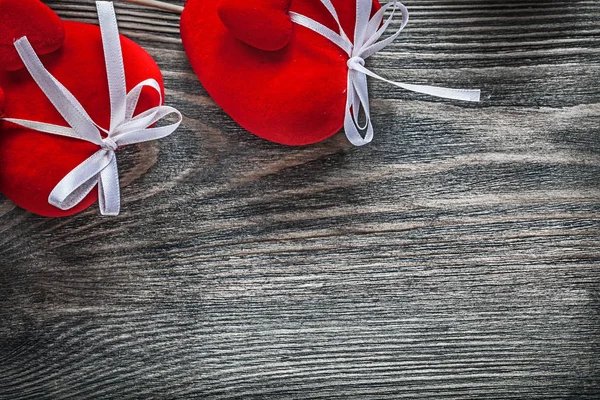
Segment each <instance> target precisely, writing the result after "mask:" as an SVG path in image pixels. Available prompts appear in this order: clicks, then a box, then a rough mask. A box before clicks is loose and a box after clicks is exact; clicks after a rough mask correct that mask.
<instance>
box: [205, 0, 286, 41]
mask: <svg viewBox="0 0 600 400" xmlns="http://www.w3.org/2000/svg"><path fill="white" fill-rule="evenodd" d="M291 3H292V0H260V1H253V2H252V1H239V0H220V1H219V2H218V4H217V13H218V14H219V17H220V18H221V22H223V25H225V26H226V27H227V29H228V30H229V32H231V33H232V34H233V35H234V36H235V37H236V38H238V39H239V40H241V41H243V42H245V43H248V44H249V45H250V46H253V47H256V48H257V49H261V50H268V51H274V50H279V49H281V48H283V47H284V46H285V45H287V44H288V42H289V41H290V39H291V37H292V21H291V20H290V17H289V15H288V11H289V9H290V5H291Z"/></svg>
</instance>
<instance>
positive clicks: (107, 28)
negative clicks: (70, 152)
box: [4, 1, 183, 215]
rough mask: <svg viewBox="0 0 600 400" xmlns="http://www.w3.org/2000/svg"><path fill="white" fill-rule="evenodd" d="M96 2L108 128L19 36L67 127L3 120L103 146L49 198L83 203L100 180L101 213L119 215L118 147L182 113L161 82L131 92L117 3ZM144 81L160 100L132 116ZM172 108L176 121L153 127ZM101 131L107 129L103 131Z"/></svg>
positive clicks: (153, 134) (160, 132)
mask: <svg viewBox="0 0 600 400" xmlns="http://www.w3.org/2000/svg"><path fill="white" fill-rule="evenodd" d="M96 7H97V9H98V18H99V21H100V30H101V34H102V45H103V48H104V60H105V64H106V72H107V76H108V87H109V92H110V110H111V111H110V112H111V114H110V129H109V130H105V129H103V128H101V127H100V126H98V125H97V124H96V123H95V122H94V121H93V120H92V119H91V118H90V116H89V115H88V114H87V112H86V111H85V110H84V108H83V106H82V105H81V103H79V101H78V100H77V99H76V98H75V97H74V96H73V95H72V94H71V92H69V91H68V90H67V88H65V87H64V86H63V85H62V84H61V83H60V82H59V81H58V80H56V78H54V77H53V76H52V75H51V74H50V72H48V70H46V68H44V66H43V65H42V62H41V61H40V59H39V58H38V56H37V55H36V54H35V51H34V50H33V48H32V47H31V44H30V43H29V41H28V40H27V37H22V38H20V39H19V40H17V41H16V42H15V47H16V49H17V51H18V53H19V55H20V57H21V59H22V60H23V63H24V64H25V66H26V67H27V70H28V71H29V73H30V74H31V76H32V77H33V79H34V80H35V82H36V83H37V85H38V86H39V87H40V89H42V91H43V92H44V94H45V95H46V97H47V98H48V100H50V101H51V102H52V104H53V105H54V107H55V108H56V110H57V111H58V112H59V113H60V115H62V117H63V118H64V119H65V121H66V122H67V124H69V127H65V126H59V125H52V124H47V123H44V122H35V121H27V120H21V119H13V118H5V119H4V120H5V121H8V122H12V123H14V124H17V125H20V126H23V127H25V128H29V129H32V130H35V131H38V132H44V133H49V134H53V135H59V136H67V137H71V138H75V139H80V140H85V141H87V142H90V143H93V144H95V145H97V146H98V147H100V149H99V150H98V151H97V152H96V153H94V154H93V155H92V156H91V157H89V158H88V159H86V160H85V161H84V162H82V163H81V164H80V165H79V166H77V167H76V168H75V169H73V170H72V171H71V172H70V173H69V174H67V176H65V177H64V178H63V179H62V180H61V181H60V182H59V183H58V184H57V185H56V187H55V188H54V189H53V190H52V192H51V193H50V196H49V198H48V202H49V203H50V204H52V205H53V206H55V207H58V208H60V209H61V210H69V209H71V208H73V207H75V206H76V205H77V204H79V203H80V202H81V201H82V200H83V199H84V198H85V197H86V196H87V195H88V193H90V192H91V191H92V189H93V188H94V187H95V186H96V185H98V199H99V200H98V202H99V206H100V213H101V214H102V215H118V214H119V211H120V207H121V196H120V190H119V171H118V168H117V158H116V155H115V150H117V148H118V147H120V146H125V145H128V144H133V143H142V142H146V141H150V140H156V139H160V138H163V137H166V136H168V135H170V134H171V133H173V132H174V131H175V130H176V129H177V128H178V127H179V125H180V124H181V121H182V119H183V117H182V115H181V113H180V112H179V111H177V110H176V109H174V108H173V107H168V106H162V93H161V88H160V85H159V84H158V82H157V81H156V80H154V79H147V80H145V81H143V82H140V83H139V84H138V85H137V86H135V87H134V88H133V89H132V90H131V91H130V92H129V93H127V87H126V84H125V68H124V65H123V54H122V52H121V42H120V38H119V31H118V28H117V19H116V15H115V11H114V8H113V4H112V3H111V2H106V1H98V2H96ZM145 87H148V88H151V89H153V90H155V91H156V92H157V93H158V94H159V97H160V99H159V105H158V106H157V107H154V108H151V109H149V110H147V111H144V112H142V113H140V114H138V115H136V116H134V115H133V114H134V112H135V109H136V106H137V104H138V101H139V98H140V94H141V92H142V89H144V88H145ZM170 114H175V115H176V116H177V117H178V120H177V122H175V123H173V124H170V125H167V126H162V127H157V128H150V126H152V125H154V124H155V123H156V122H158V121H160V120H162V119H163V118H165V117H166V116H168V115H170ZM101 131H102V132H103V133H104V134H105V136H104V137H103V135H102V134H101V133H100V132H101Z"/></svg>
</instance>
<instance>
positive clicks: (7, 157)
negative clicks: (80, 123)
mask: <svg viewBox="0 0 600 400" xmlns="http://www.w3.org/2000/svg"><path fill="white" fill-rule="evenodd" d="M64 26H65V32H66V36H65V41H64V45H63V46H62V47H61V48H60V49H59V50H57V51H55V52H53V53H51V54H47V55H45V56H41V57H40V59H41V60H42V62H43V64H44V66H45V67H46V68H47V69H48V71H50V73H52V74H53V75H54V76H55V77H56V78H57V79H58V80H59V81H60V82H62V83H63V85H64V86H65V87H66V88H67V89H69V90H70V91H71V92H72V93H73V95H74V96H75V97H76V98H77V99H78V100H79V102H81V104H82V105H83V107H84V109H85V110H86V111H87V112H88V114H89V115H90V117H91V118H92V119H93V120H94V121H95V122H96V123H98V124H99V125H100V126H102V127H104V128H105V129H106V128H108V127H109V125H110V100H109V93H108V80H107V77H106V68H105V64H104V53H103V49H102V41H101V36H100V28H99V27H98V26H96V25H89V24H83V23H78V22H65V23H64ZM121 46H122V50H123V58H124V64H125V71H126V72H125V75H126V81H127V90H128V91H129V90H131V89H132V88H133V87H134V86H135V85H136V84H138V83H139V82H141V81H143V80H145V79H148V78H153V79H155V80H156V81H157V82H159V84H160V85H161V87H163V81H162V76H161V73H160V69H159V68H158V66H157V65H156V63H155V62H154V60H153V59H152V57H150V55H149V54H148V53H146V51H144V50H143V49H142V48H141V47H139V46H138V45H137V44H135V43H134V42H132V41H131V40H129V39H127V38H125V37H123V36H121ZM0 87H2V89H3V90H4V94H5V97H6V99H5V102H6V106H5V117H8V118H20V119H27V120H32V121H40V122H47V123H51V124H56V125H63V126H67V123H66V122H65V121H64V119H63V118H62V117H61V116H60V114H59V113H58V111H56V109H55V108H54V106H53V105H52V104H51V103H50V101H49V100H48V99H47V98H46V96H45V95H44V94H43V92H42V91H41V89H40V88H39V87H38V86H37V85H36V84H35V82H34V81H33V79H32V77H31V75H29V73H28V72H27V70H25V69H22V70H19V71H13V72H7V71H5V72H2V71H0ZM158 101H159V98H158V94H156V93H155V92H154V91H152V90H150V91H146V89H144V91H143V92H142V95H141V98H140V101H139V103H138V107H137V111H136V113H137V112H140V111H145V110H148V109H150V108H152V107H155V106H156V105H158ZM97 150H98V147H97V146H95V145H93V144H91V143H88V142H85V141H82V140H76V139H71V138H66V137H60V136H56V135H50V134H46V133H40V132H35V131H32V130H29V129H26V128H21V127H18V126H15V125H13V124H11V123H8V122H6V121H4V122H0V192H2V193H3V194H4V195H5V196H6V197H8V198H9V199H10V200H12V201H13V202H14V203H15V204H17V205H18V206H20V207H22V208H25V209H27V210H29V211H31V212H34V213H36V214H39V215H43V216H49V217H60V216H67V215H72V214H75V213H77V212H79V211H82V210H84V209H85V208H87V207H89V206H90V205H91V204H92V203H94V202H95V201H96V200H97V190H92V192H91V193H90V194H89V195H88V196H87V197H86V198H85V199H84V200H83V201H82V202H81V203H79V204H78V205H77V206H76V207H74V208H73V209H71V210H68V211H62V210H60V209H58V208H56V207H54V206H52V205H50V204H49V203H48V196H49V195H50V192H51V191H52V189H53V188H54V187H55V186H56V185H57V184H58V182H60V181H61V180H62V178H64V177H65V176H66V175H67V174H68V173H69V172H70V171H71V170H73V169H74V168H75V167H77V166H78V165H79V164H80V163H81V162H83V161H84V160H85V159H87V158H88V157H90V156H91V155H92V154H94V153H95V152H96V151H97Z"/></svg>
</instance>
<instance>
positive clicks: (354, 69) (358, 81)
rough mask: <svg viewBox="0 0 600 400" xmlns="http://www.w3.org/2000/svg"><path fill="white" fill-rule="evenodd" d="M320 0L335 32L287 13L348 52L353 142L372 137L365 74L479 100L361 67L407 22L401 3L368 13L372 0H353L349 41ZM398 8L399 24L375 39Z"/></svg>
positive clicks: (475, 94)
mask: <svg viewBox="0 0 600 400" xmlns="http://www.w3.org/2000/svg"><path fill="white" fill-rule="evenodd" d="M320 1H321V3H322V4H323V5H324V6H325V7H326V8H327V10H328V11H329V13H330V14H331V15H332V16H333V18H334V20H335V22H336V24H337V26H338V30H339V33H337V32H335V31H333V30H331V29H329V28H328V27H326V26H324V25H322V24H321V23H319V22H317V21H315V20H313V19H310V18H308V17H306V16H304V15H302V14H298V13H295V12H290V13H289V15H290V17H291V19H292V21H293V22H295V23H297V24H298V25H301V26H304V27H306V28H308V29H311V30H312V31H314V32H316V33H318V34H319V35H321V36H323V37H325V38H327V39H329V40H330V41H331V42H333V43H334V44H335V45H337V46H338V47H340V48H341V49H342V50H344V51H345V52H346V54H348V57H349V59H348V63H347V65H348V91H347V93H348V95H347V100H346V113H345V117H344V130H345V132H346V136H347V137H348V140H349V141H350V142H351V143H352V144H354V145H355V146H363V145H365V144H367V143H369V142H371V140H373V125H372V123H371V113H370V108H369V91H368V88H367V76H370V77H372V78H375V79H379V80H381V81H384V82H387V83H389V84H392V85H394V86H397V87H400V88H403V89H406V90H410V91H413V92H418V93H424V94H428V95H432V96H437V97H443V98H447V99H455V100H466V101H479V96H480V91H479V90H462V89H448V88H441V87H435V86H427V85H411V84H407V83H401V82H393V81H390V80H387V79H385V78H382V77H381V76H379V75H377V74H375V73H373V72H371V71H370V70H368V69H367V68H365V60H366V59H367V58H369V57H370V56H372V55H373V54H375V53H377V52H379V51H380V50H382V49H383V48H384V47H386V46H388V45H389V44H391V43H392V42H393V41H394V40H395V39H396V38H397V37H398V36H400V33H401V32H402V30H403V29H404V27H405V26H406V24H407V23H408V10H407V9H406V7H404V5H403V4H402V3H399V2H397V1H391V2H389V3H387V4H385V5H384V6H382V7H381V9H379V11H377V12H376V13H375V14H374V15H373V16H372V17H371V8H372V5H373V1H372V0H356V25H355V29H354V41H352V40H350V39H349V38H348V36H347V35H346V33H345V32H344V29H343V28H342V25H341V23H340V19H339V17H338V14H337V11H336V9H335V7H334V6H333V4H332V3H331V0H320ZM390 9H391V13H390V16H389V17H388V18H387V20H385V22H384V15H385V13H386V12H387V11H388V10H390ZM398 10H399V11H400V13H401V14H402V23H401V24H400V27H399V28H398V30H397V31H396V32H395V33H394V34H393V35H391V36H389V37H387V38H385V39H383V40H379V39H380V38H381V36H382V35H383V34H384V32H385V31H386V30H387V28H388V27H389V26H390V23H391V22H392V20H393V19H394V17H395V15H396V12H397V11H398ZM361 110H363V112H364V114H365V117H366V122H365V124H364V125H360V124H359V123H358V119H359V115H360V111H361ZM363 133H364V137H363Z"/></svg>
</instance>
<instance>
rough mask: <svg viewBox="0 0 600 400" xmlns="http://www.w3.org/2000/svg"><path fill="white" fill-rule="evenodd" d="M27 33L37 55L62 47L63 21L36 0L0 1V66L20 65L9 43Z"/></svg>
mask: <svg viewBox="0 0 600 400" xmlns="http://www.w3.org/2000/svg"><path fill="white" fill-rule="evenodd" d="M23 36H27V39H28V40H29V42H30V43H31V45H32V47H33V49H34V50H35V52H36V53H37V54H48V53H51V52H53V51H56V50H57V49H58V48H59V47H60V46H62V44H63V41H64V39H65V29H64V25H63V21H62V20H61V19H60V18H59V17H58V15H56V14H55V13H54V11H52V10H51V9H50V8H48V6H46V5H45V4H43V3H42V2H40V0H0V69H4V70H9V71H14V70H18V69H21V68H23V67H24V65H23V63H22V62H21V59H20V58H19V54H18V53H17V51H16V50H15V47H14V46H13V43H14V42H15V40H17V39H19V38H21V37H23Z"/></svg>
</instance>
